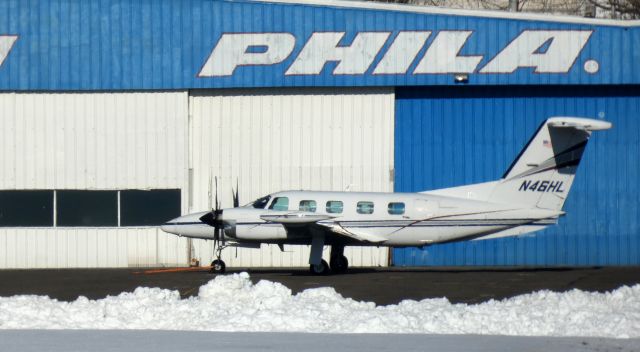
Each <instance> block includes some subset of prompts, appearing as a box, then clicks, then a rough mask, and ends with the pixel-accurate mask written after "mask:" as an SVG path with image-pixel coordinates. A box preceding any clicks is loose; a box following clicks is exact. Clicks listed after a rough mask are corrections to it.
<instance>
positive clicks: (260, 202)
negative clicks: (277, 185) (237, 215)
mask: <svg viewBox="0 0 640 352" xmlns="http://www.w3.org/2000/svg"><path fill="white" fill-rule="evenodd" d="M269 199H271V196H264V197H262V198H258V199H256V200H255V201H254V202H253V203H252V204H251V206H252V207H254V208H256V209H264V207H266V206H267V203H269Z"/></svg>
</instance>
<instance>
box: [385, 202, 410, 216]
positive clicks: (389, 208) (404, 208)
mask: <svg viewBox="0 0 640 352" xmlns="http://www.w3.org/2000/svg"><path fill="white" fill-rule="evenodd" d="M392 204H402V212H401V213H392V212H391V205H392ZM406 210H407V205H406V204H405V203H404V202H389V203H388V204H387V213H389V215H404V213H405V212H406Z"/></svg>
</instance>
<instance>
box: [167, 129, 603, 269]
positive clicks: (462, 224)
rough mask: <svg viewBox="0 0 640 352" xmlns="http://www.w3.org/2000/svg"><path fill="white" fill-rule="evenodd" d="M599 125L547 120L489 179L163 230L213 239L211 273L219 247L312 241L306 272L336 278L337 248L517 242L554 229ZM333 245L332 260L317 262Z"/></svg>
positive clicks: (267, 207)
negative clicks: (504, 168) (514, 239)
mask: <svg viewBox="0 0 640 352" xmlns="http://www.w3.org/2000/svg"><path fill="white" fill-rule="evenodd" d="M609 128H611V123H609V122H606V121H600V120H592V119H584V118H576V117H553V118H550V119H548V120H546V121H545V122H544V123H543V124H542V125H541V126H540V128H539V129H538V131H537V132H536V133H535V135H534V136H533V137H532V139H531V140H530V141H529V143H528V144H527V145H526V146H525V148H524V149H523V151H522V152H521V154H520V155H519V156H518V157H517V158H516V160H515V161H514V162H513V164H512V165H511V167H510V168H509V169H508V170H507V172H506V173H505V174H504V176H503V177H502V178H501V179H500V180H497V181H492V182H486V183H479V184H473V185H467V186H461V187H454V188H446V189H439V190H433V191H425V192H420V193H366V192H312V191H286V192H278V193H273V194H270V195H267V196H265V197H262V198H260V199H258V200H256V201H254V202H253V203H250V204H248V205H245V206H243V207H239V206H238V196H237V190H236V193H235V194H234V208H230V209H220V207H219V205H218V202H217V200H216V209H213V210H212V211H208V212H201V213H195V214H190V215H185V216H182V217H179V218H177V219H173V220H171V221H169V222H167V223H166V224H164V225H162V230H163V231H165V232H169V233H173V234H176V235H179V236H186V237H193V238H203V239H211V240H214V241H215V245H214V248H215V249H216V253H217V259H216V260H214V261H213V262H212V263H211V266H212V270H213V271H214V272H224V270H225V263H224V262H223V261H222V260H221V259H220V254H221V252H222V249H224V248H225V247H227V246H249V247H259V246H260V244H261V243H272V244H278V245H279V246H280V248H281V249H282V248H283V245H284V244H300V245H309V244H310V245H311V254H310V257H309V264H310V270H311V272H312V273H314V274H327V273H329V271H333V272H335V273H341V272H344V271H345V270H346V269H347V267H348V261H347V258H346V257H345V256H344V254H343V252H344V247H345V246H350V245H357V246H362V245H372V246H389V247H396V246H400V247H402V246H405V247H406V246H425V245H430V244H433V243H443V242H455V241H466V240H484V239H492V238H499V237H507V236H517V235H521V234H524V233H528V232H533V231H537V230H540V229H543V228H545V227H546V226H549V225H552V224H556V223H557V221H558V218H559V217H560V216H562V215H564V212H563V211H562V207H563V205H564V202H565V200H566V199H567V196H568V194H569V190H570V189H571V184H572V183H573V179H574V177H575V174H576V169H577V167H578V163H579V162H580V159H581V158H582V154H583V152H584V148H585V147H586V145H587V141H588V140H589V137H590V136H591V132H592V131H597V130H606V129H609ZM325 245H330V246H331V254H330V258H331V259H330V262H329V264H327V263H326V262H325V261H324V260H322V251H323V247H324V246H325Z"/></svg>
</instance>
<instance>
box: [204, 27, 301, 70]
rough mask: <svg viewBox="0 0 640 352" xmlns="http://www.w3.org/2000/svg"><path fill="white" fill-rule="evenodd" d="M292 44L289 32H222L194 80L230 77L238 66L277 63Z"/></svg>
mask: <svg viewBox="0 0 640 352" xmlns="http://www.w3.org/2000/svg"><path fill="white" fill-rule="evenodd" d="M295 43H296V38H295V37H294V36H293V35H292V34H291V33H224V34H222V37H220V40H219V41H218V44H216V47H215V48H214V49H213V51H212V52H211V55H209V58H208V59H207V62H205V64H204V66H202V69H201V70H200V72H199V73H198V77H221V76H231V75H233V71H235V69H236V67H238V66H252V65H274V64H278V63H280V62H282V61H284V60H285V59H286V58H287V57H288V56H289V54H291V52H292V51H293V47H294V46H295ZM256 49H257V50H256Z"/></svg>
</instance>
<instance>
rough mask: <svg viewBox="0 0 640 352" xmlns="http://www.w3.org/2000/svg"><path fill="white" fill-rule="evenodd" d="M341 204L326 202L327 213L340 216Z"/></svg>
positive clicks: (339, 202) (334, 201)
mask: <svg viewBox="0 0 640 352" xmlns="http://www.w3.org/2000/svg"><path fill="white" fill-rule="evenodd" d="M342 208H343V204H342V202H341V201H339V200H330V201H328V202H327V213H330V214H340V213H342Z"/></svg>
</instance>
